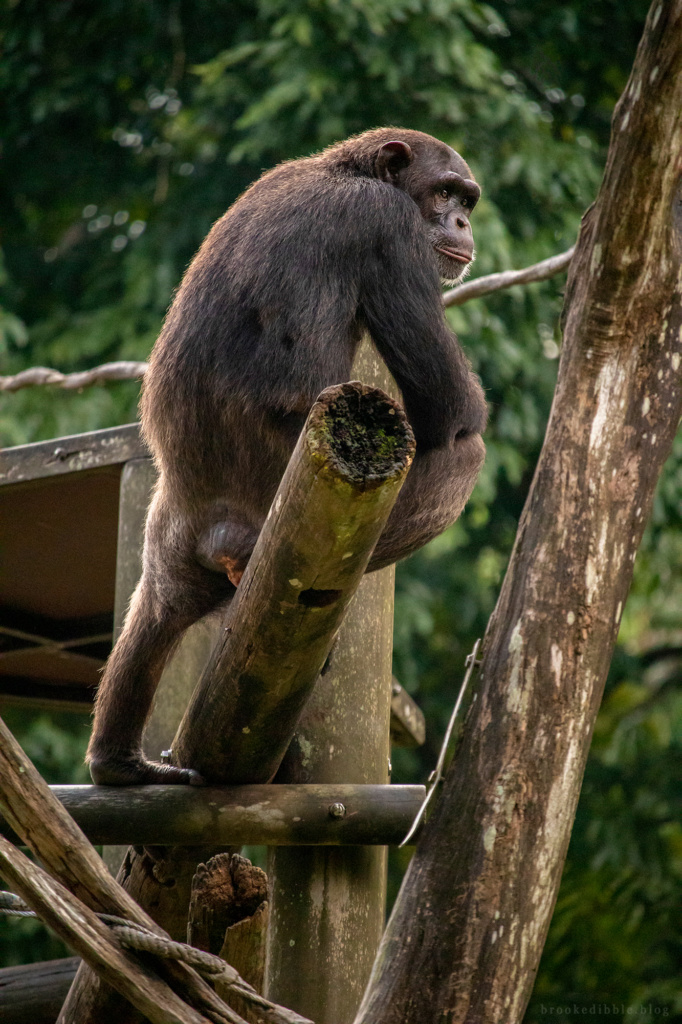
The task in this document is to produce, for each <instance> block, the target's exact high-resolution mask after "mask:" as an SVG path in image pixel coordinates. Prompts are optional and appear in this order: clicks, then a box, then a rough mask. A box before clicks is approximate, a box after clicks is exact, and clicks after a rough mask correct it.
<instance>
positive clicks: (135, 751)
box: [87, 493, 234, 786]
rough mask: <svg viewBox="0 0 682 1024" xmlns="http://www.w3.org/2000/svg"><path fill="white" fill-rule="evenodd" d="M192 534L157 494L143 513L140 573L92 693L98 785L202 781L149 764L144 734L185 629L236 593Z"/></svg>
mask: <svg viewBox="0 0 682 1024" xmlns="http://www.w3.org/2000/svg"><path fill="white" fill-rule="evenodd" d="M195 537H196V533H195V531H194V530H192V529H191V528H190V526H189V524H187V523H184V522H183V521H182V518H181V517H180V516H178V515H177V514H175V515H173V516H171V515H170V514H169V512H168V510H167V508H166V507H165V504H164V501H163V498H162V495H161V493H159V494H157V496H156V498H155V500H154V503H153V505H152V508H151V510H150V513H149V517H148V521H147V529H146V537H145V555H144V571H143V575H142V579H141V580H140V583H139V584H138V587H137V589H136V591H135V593H134V595H133V598H132V601H131V604H130V609H129V611H128V614H127V616H126V621H125V625H124V627H123V631H122V632H121V635H120V637H119V639H118V641H117V643H116V646H115V647H114V650H113V651H112V653H111V655H110V657H109V660H108V662H107V664H106V667H105V670H104V674H103V676H102V681H101V683H100V686H99V690H98V693H97V701H96V705H95V720H94V724H93V729H92V736H91V739H90V745H89V748H88V754H87V760H88V763H89V765H90V773H91V775H92V777H93V779H94V781H95V782H96V783H99V784H103V785H119V786H121V785H132V784H143V783H155V782H160V783H192V782H196V783H199V782H201V779H200V778H199V776H198V775H197V773H196V772H193V771H191V770H190V769H182V768H176V767H174V766H172V765H162V764H156V763H154V762H150V761H147V760H146V759H145V757H144V755H143V753H142V732H143V729H144V725H145V722H146V720H147V716H148V714H149V711H150V708H151V704H152V700H153V698H154V693H155V691H156V687H157V685H158V681H159V678H160V676H161V672H162V671H163V667H164V665H165V663H166V660H167V658H168V656H169V654H170V653H171V651H172V650H173V648H174V647H175V645H176V644H177V642H178V641H179V640H180V638H181V636H182V634H183V632H184V631H185V630H186V629H187V627H188V626H190V625H191V624H192V623H193V622H196V620H197V619H199V618H201V617H202V616H203V615H206V614H207V613H208V612H210V611H212V610H213V609H214V608H215V607H217V606H218V605H219V604H221V603H222V602H224V601H226V600H229V598H230V597H231V596H232V595H233V594H234V587H233V586H232V584H231V583H230V582H229V581H228V579H227V578H226V576H225V575H224V574H218V573H213V572H210V571H209V570H208V569H206V568H204V567H203V566H201V565H199V563H198V562H197V559H196V554H195V543H196V541H195Z"/></svg>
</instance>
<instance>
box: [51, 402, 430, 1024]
mask: <svg viewBox="0 0 682 1024" xmlns="http://www.w3.org/2000/svg"><path fill="white" fill-rule="evenodd" d="M414 451H415V442H414V437H413V435H412V432H411V430H410V427H409V424H408V423H407V419H406V418H405V414H404V412H403V411H402V409H401V407H400V406H399V405H398V403H397V402H394V401H393V400H392V399H390V398H389V397H388V396H387V395H385V394H384V393H383V392H382V391H380V390H378V389H376V388H371V387H367V386H366V385H363V384H360V383H357V382H353V383H349V384H342V385H337V386H335V387H332V388H328V389H327V390H326V391H324V392H323V393H322V395H321V396H320V398H319V399H318V401H317V402H316V403H315V405H314V407H313V409H312V410H311V413H310V415H309V417H308V420H307V422H306V425H305V427H304V429H303V431H302V434H301V437H300V439H299V441H298V444H297V446H296V448H295V450H294V453H293V455H292V457H291V460H290V463H289V467H288V469H287V471H286V473H285V475H284V478H283V480H282V482H281V484H280V487H279V490H278V492H277V495H276V497H275V500H274V502H273V505H272V508H271V510H270V513H269V515H268V518H267V520H266V522H265V525H264V527H263V530H262V532H261V536H260V538H259V540H258V543H257V546H256V549H255V551H254V553H253V555H252V557H251V560H250V562H249V565H248V567H247V570H246V572H245V574H244V577H243V579H242V581H241V583H240V586H239V588H238V590H237V594H236V596H235V598H234V600H233V602H232V604H231V606H230V608H229V609H228V611H227V614H226V618H225V621H224V629H223V636H222V639H221V641H220V643H219V644H218V646H217V647H216V649H215V651H214V653H213V656H212V658H211V660H210V662H209V664H208V666H207V668H206V670H205V671H204V674H203V676H202V679H201V681H200V682H199V684H198V686H197V689H196V691H195V693H194V696H193V698H192V700H191V702H190V706H189V707H188V710H187V713H186V714H185V717H184V718H183V721H182V722H181V725H180V728H179V730H178V734H177V736H176V738H175V740H174V742H173V760H174V761H175V763H177V764H181V765H183V766H191V767H193V768H196V769H197V770H198V771H199V772H200V773H201V774H202V775H203V776H204V778H205V779H206V780H207V781H211V782H216V783H234V782H266V781H268V780H269V779H271V778H272V776H273V775H274V773H275V772H276V770H277V768H278V766H279V763H280V761H281V759H282V757H283V756H284V753H285V751H286V748H287V746H288V744H289V742H290V741H291V738H292V736H293V734H294V730H295V728H296V723H297V721H298V718H299V716H300V714H301V711H302V709H303V706H304V704H305V701H306V699H307V697H308V696H309V695H310V693H311V691H312V688H313V686H314V684H315V681H316V679H317V677H318V675H319V673H320V670H321V669H322V667H323V666H324V663H325V660H326V658H327V656H328V654H329V650H330V648H331V646H332V644H333V642H334V638H335V636H336V633H337V631H338V629H339V626H340V625H341V622H342V619H343V615H344V613H345V611H346V608H347V606H348V603H349V602H350V600H351V598H352V597H353V594H354V593H355V591H356V589H357V587H358V584H359V583H360V581H361V579H362V576H363V573H364V571H365V569H366V567H367V564H368V562H369V558H370V556H371V553H372V551H373V549H374V545H375V544H376V541H377V540H378V538H379V536H380V534H381V532H382V530H383V528H384V526H385V524H386V520H387V518H388V515H389V513H390V511H391V509H392V507H393V504H394V503H395V500H396V498H397V495H398V492H399V490H400V487H401V486H402V483H403V481H404V479H405V476H406V474H407V471H408V469H409V467H410V464H411V461H412V458H413V455H414ZM152 854H153V855H152ZM186 856H187V848H182V847H180V848H179V849H177V851H170V850H169V849H168V848H165V849H161V850H160V851H159V850H155V851H149V850H147V851H133V850H130V851H129V853H128V856H127V858H126V862H125V864H124V866H123V868H122V869H121V872H120V873H119V879H120V881H121V882H122V884H123V885H124V886H125V888H126V889H127V891H128V892H129V893H130V894H131V895H132V896H133V897H134V898H135V899H136V900H137V901H138V902H139V903H140V904H141V905H142V906H143V907H145V908H147V909H149V911H150V912H155V908H156V907H157V906H158V896H159V892H160V891H162V890H163V889H168V886H169V884H172V882H173V863H174V862H175V861H177V862H178V863H179V864H181V861H182V860H183V857H185V858H186ZM156 857H158V863H157V860H156V859H155V858H156ZM157 867H161V868H162V872H161V873H162V877H158V875H159V870H157ZM157 918H158V920H159V923H160V924H162V925H163V924H164V921H163V916H162V915H160V914H157ZM69 1002H70V1003H71V1005H72V1006H73V1008H74V1010H73V1012H72V1015H71V1017H70V1018H69V1024H85V1022H87V1024H108V1022H109V1021H111V1020H114V1019H115V1020H116V1021H117V1022H118V1024H129V1022H131V1021H133V1020H135V1019H136V1017H135V1014H134V1011H132V1008H130V1007H129V1006H126V1005H125V1004H124V1003H122V1002H121V1000H120V998H118V997H117V996H116V994H115V993H113V992H112V991H111V990H110V989H107V988H106V986H104V985H102V984H101V983H100V981H99V979H98V978H97V976H96V975H94V974H93V973H92V972H91V971H89V970H88V969H87V968H85V967H84V968H83V969H82V970H81V971H80V972H79V976H78V978H77V979H76V982H75V983H74V986H73V988H72V992H71V994H70V996H69ZM78 1005H82V1006H83V1007H84V1009H83V1011H80V1010H77V1009H76V1007H77V1006H78Z"/></svg>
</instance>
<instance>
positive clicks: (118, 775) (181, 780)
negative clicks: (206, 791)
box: [90, 757, 204, 786]
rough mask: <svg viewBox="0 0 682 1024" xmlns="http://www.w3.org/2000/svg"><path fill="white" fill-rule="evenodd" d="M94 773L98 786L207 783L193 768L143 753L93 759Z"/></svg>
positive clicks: (92, 769) (93, 777) (92, 773)
mask: <svg viewBox="0 0 682 1024" xmlns="http://www.w3.org/2000/svg"><path fill="white" fill-rule="evenodd" d="M90 775H91V776H92V781H93V782H94V783H95V785H97V786H203V785H204V780H203V779H202V777H201V775H199V772H195V771H194V769H193V768H177V767H176V766H175V765H173V764H158V763H157V762H156V761H146V760H145V759H144V758H142V757H130V758H118V759H106V760H98V759H97V758H92V759H91V761H90Z"/></svg>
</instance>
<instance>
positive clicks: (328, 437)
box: [307, 381, 416, 487]
mask: <svg viewBox="0 0 682 1024" xmlns="http://www.w3.org/2000/svg"><path fill="white" fill-rule="evenodd" d="M307 439H308V445H309V447H310V449H311V450H312V451H313V452H318V453H319V454H320V455H322V456H323V457H324V459H325V461H326V462H327V464H331V466H332V469H333V471H335V472H336V473H338V475H339V476H341V477H342V478H343V479H345V480H348V481H349V482H350V483H353V484H355V485H357V484H362V485H364V486H366V487H372V486H378V485H379V484H381V483H383V482H384V481H386V480H389V479H390V478H391V477H394V476H401V475H402V474H404V473H406V472H407V470H408V469H409V467H410V464H411V462H412V459H413V458H414V453H415V450H416V443H415V440H414V435H413V433H412V429H411V427H410V424H409V423H408V421H407V417H406V416H405V413H404V411H403V409H402V407H401V406H400V405H399V403H398V402H396V401H394V399H392V398H389V396H388V395H387V394H386V393H385V392H384V391H381V390H380V389H379V388H373V387H370V386H369V385H367V384H362V383H360V382H359V381H350V382H349V383H347V384H337V385H335V386H334V387H331V388H326V390H325V391H323V392H322V394H321V395H320V396H319V398H318V399H317V402H316V403H315V405H314V407H313V410H312V412H311V414H310V418H309V420H308V428H307Z"/></svg>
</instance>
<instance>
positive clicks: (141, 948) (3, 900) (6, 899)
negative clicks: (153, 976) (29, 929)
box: [0, 892, 313, 1024]
mask: <svg viewBox="0 0 682 1024" xmlns="http://www.w3.org/2000/svg"><path fill="white" fill-rule="evenodd" d="M0 914H4V915H10V916H14V917H37V916H38V915H37V914H35V913H34V911H32V910H31V909H30V907H29V906H28V904H27V903H24V901H23V900H22V899H21V898H20V897H19V896H16V895H15V894H14V893H12V892H0ZM97 917H98V918H99V919H100V921H103V922H104V923H105V924H107V925H109V927H110V928H111V930H112V932H113V933H114V935H115V936H116V938H117V939H118V941H119V942H120V944H121V945H122V946H124V947H125V948H126V949H134V950H136V952H138V953H151V954H152V955H153V956H158V957H161V959H163V960H180V961H181V962H182V963H183V964H187V966H188V967H193V968H194V969H195V970H196V971H198V972H199V973H200V974H202V975H203V976H204V977H205V978H207V979H209V980H210V981H212V982H214V981H221V982H222V983H223V984H225V985H227V987H228V988H229V990H230V991H231V992H233V993H234V994H235V995H238V996H241V998H242V999H244V1000H246V1001H247V1002H248V1003H251V1004H252V1005H253V1006H256V1007H258V1012H259V1014H260V1015H261V1017H263V1018H264V1019H265V1020H267V1021H270V1022H271V1024H313V1022H312V1021H310V1020H309V1019H308V1018H307V1017H301V1015H300V1014H298V1013H295V1012H294V1011H293V1010H288V1009H287V1008H286V1007H284V1006H279V1005H278V1004H277V1003H273V1002H271V1001H270V1000H269V999H266V998H265V996H262V995H260V994H259V993H258V992H256V990H255V988H254V987H253V986H252V985H249V983H248V981H245V980H244V978H242V976H241V975H240V974H239V973H238V972H237V971H236V970H235V969H234V967H231V966H230V964H228V963H226V962H225V960H222V959H221V958H220V957H219V956H214V955H213V954H212V953H206V952H204V950H202V949H196V948H195V947H194V946H189V945H188V944H187V943H186V942H174V941H173V940H172V939H169V938H167V937H165V936H164V935H159V934H158V932H154V931H152V930H151V928H147V927H146V926H145V925H143V924H138V923H137V922H135V921H128V920H127V919H126V918H124V917H117V916H116V915H115V914H98V915H97ZM225 1010H226V1011H229V1014H228V1013H226V1014H225V1018H224V1019H225V1020H226V1021H228V1022H230V1024H235V1022H239V1021H241V1019H242V1018H241V1017H239V1015H238V1014H236V1013H234V1011H232V1010H229V1007H225Z"/></svg>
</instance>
